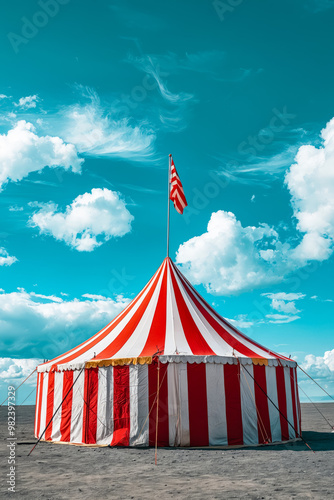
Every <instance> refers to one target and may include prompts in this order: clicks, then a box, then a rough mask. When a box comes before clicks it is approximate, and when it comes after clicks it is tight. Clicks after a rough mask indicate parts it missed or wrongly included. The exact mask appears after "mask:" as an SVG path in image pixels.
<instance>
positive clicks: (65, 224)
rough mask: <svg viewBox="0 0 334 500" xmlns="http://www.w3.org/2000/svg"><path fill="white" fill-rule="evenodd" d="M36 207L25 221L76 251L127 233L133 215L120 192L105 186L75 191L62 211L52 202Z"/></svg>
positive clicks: (87, 249)
mask: <svg viewBox="0 0 334 500" xmlns="http://www.w3.org/2000/svg"><path fill="white" fill-rule="evenodd" d="M39 207H40V209H39V210H38V211H37V212H35V213H34V214H33V215H32V216H31V217H30V219H29V225H30V226H32V227H37V228H38V229H39V232H40V234H47V235H51V236H53V237H54V238H55V239H56V240H59V241H64V242H65V243H66V245H68V246H70V247H72V248H75V249H76V250H78V251H80V252H91V251H92V250H94V249H95V248H96V247H99V246H100V245H102V244H103V243H105V242H106V241H108V240H110V238H115V237H121V236H124V235H125V234H127V233H129V232H130V231H131V222H132V221H133V219H134V217H133V216H132V215H131V214H130V212H129V211H128V209H127V208H126V204H125V202H124V201H123V200H122V198H121V197H120V193H117V192H115V191H111V190H109V189H106V188H104V189H92V191H91V192H90V193H85V194H82V195H79V196H78V197H77V198H75V200H74V201H73V202H72V203H71V204H70V205H68V206H67V207H66V210H65V211H64V212H62V211H60V210H59V209H58V205H56V204H54V203H45V204H39Z"/></svg>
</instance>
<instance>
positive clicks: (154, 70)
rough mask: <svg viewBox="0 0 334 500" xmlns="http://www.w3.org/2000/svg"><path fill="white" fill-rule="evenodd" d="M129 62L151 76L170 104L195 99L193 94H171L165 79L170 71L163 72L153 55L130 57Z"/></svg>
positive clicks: (164, 70) (157, 59)
mask: <svg viewBox="0 0 334 500" xmlns="http://www.w3.org/2000/svg"><path fill="white" fill-rule="evenodd" d="M127 60H128V62H130V63H131V64H133V66H135V67H136V68H137V69H139V70H140V71H143V72H144V73H146V74H147V75H150V76H151V77H152V78H153V79H154V81H155V82H156V84H157V88H158V90H159V91H160V94H161V96H162V97H163V98H164V99H165V100H166V101H167V102H168V103H170V104H175V105H177V104H181V103H184V102H186V101H189V100H191V99H193V98H194V95H193V94H190V93H187V92H183V91H181V92H171V91H170V90H169V89H168V87H167V83H166V81H165V79H164V77H165V78H166V77H167V76H169V75H170V73H169V70H166V69H165V68H163V72H162V71H161V69H162V68H161V62H160V61H159V58H157V57H156V56H151V55H143V56H137V57H136V56H133V55H129V56H128V59H127Z"/></svg>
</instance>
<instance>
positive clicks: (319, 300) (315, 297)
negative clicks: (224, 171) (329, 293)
mask: <svg viewBox="0 0 334 500" xmlns="http://www.w3.org/2000/svg"><path fill="white" fill-rule="evenodd" d="M311 299H312V300H316V301H317V302H334V300H333V299H321V298H320V297H318V296H317V295H313V296H312V297H311Z"/></svg>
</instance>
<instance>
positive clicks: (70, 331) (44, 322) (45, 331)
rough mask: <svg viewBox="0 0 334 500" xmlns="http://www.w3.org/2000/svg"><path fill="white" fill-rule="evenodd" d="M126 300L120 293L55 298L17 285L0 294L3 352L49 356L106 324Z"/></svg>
mask: <svg viewBox="0 0 334 500" xmlns="http://www.w3.org/2000/svg"><path fill="white" fill-rule="evenodd" d="M128 303H129V299H127V298H125V297H123V296H122V295H117V296H116V297H115V298H107V297H103V299H97V300H89V299H87V298H86V299H84V300H79V299H73V300H66V301H65V300H63V299H62V298H61V297H59V300H56V297H55V296H54V295H51V296H47V295H43V294H35V293H29V292H27V291H25V290H24V289H19V290H18V291H16V292H12V293H6V292H4V293H2V294H0V329H1V338H0V352H1V353H2V355H3V356H6V357H13V356H22V358H29V357H32V358H41V359H44V358H45V359H51V358H53V357H55V356H57V355H59V354H61V353H62V352H65V351H66V350H67V349H70V348H72V347H74V346H76V345H78V344H79V343H80V342H83V341H84V340H86V339H87V338H89V336H91V335H93V334H94V333H96V332H97V331H99V330H100V329H101V328H102V327H103V326H105V325H106V324H108V322H110V321H111V319H112V318H113V317H115V316H116V315H117V314H118V313H120V312H121V311H122V310H123V309H124V307H125V306H126V305H127V304H128Z"/></svg>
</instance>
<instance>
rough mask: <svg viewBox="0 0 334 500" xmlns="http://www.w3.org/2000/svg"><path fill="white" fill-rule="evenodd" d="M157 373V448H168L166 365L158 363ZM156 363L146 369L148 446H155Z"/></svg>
mask: <svg viewBox="0 0 334 500" xmlns="http://www.w3.org/2000/svg"><path fill="white" fill-rule="evenodd" d="M159 369H160V373H159V387H160V389H159V413H158V446H169V421H168V381H167V369H168V365H167V364H163V363H160V368H159ZM157 387H158V363H153V364H151V365H149V367H148V394H149V396H148V397H149V403H148V408H149V411H150V416H149V446H154V445H155V439H156V415H157V399H156V396H157Z"/></svg>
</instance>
